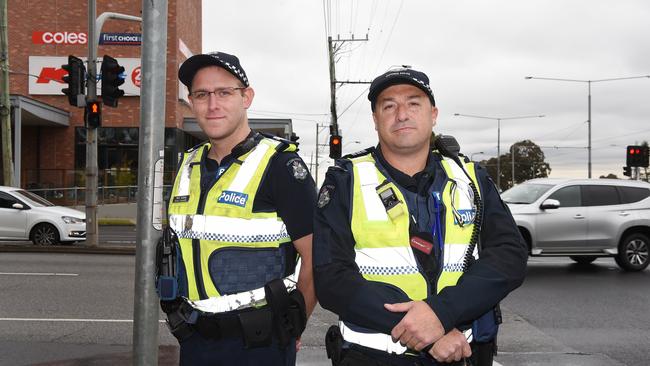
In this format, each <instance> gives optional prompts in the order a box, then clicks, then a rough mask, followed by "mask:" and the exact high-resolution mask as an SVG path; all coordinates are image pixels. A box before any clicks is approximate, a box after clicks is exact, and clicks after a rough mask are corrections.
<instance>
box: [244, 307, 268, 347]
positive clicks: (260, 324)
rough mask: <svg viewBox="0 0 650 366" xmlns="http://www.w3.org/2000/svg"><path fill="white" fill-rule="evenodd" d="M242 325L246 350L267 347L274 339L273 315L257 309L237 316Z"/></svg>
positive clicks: (265, 310) (266, 310)
mask: <svg viewBox="0 0 650 366" xmlns="http://www.w3.org/2000/svg"><path fill="white" fill-rule="evenodd" d="M237 317H238V318H239V323H240V324H241V329H242V333H243V336H244V346H245V347H246V348H258V347H267V346H270V345H271V341H272V338H273V313H272V312H271V311H269V310H268V309H257V310H253V311H247V312H244V313H241V314H239V315H237Z"/></svg>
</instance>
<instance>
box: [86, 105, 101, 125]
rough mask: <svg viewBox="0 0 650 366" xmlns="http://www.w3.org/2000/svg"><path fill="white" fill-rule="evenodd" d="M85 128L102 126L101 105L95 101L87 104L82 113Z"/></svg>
mask: <svg viewBox="0 0 650 366" xmlns="http://www.w3.org/2000/svg"><path fill="white" fill-rule="evenodd" d="M84 119H85V120H86V127H88V128H97V127H100V126H101V125H102V105H101V103H99V102H97V101H93V102H88V104H87V105H86V109H85V111H84Z"/></svg>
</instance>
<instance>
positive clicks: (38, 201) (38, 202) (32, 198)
mask: <svg viewBox="0 0 650 366" xmlns="http://www.w3.org/2000/svg"><path fill="white" fill-rule="evenodd" d="M14 193H16V194H18V195H19V196H21V197H20V198H23V199H27V200H28V201H29V203H31V204H33V205H34V206H36V207H50V206H54V203H52V202H50V201H48V200H46V199H45V198H43V197H41V196H39V195H37V194H34V193H32V192H28V191H25V190H22V189H21V190H18V191H14Z"/></svg>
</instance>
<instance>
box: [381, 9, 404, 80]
mask: <svg viewBox="0 0 650 366" xmlns="http://www.w3.org/2000/svg"><path fill="white" fill-rule="evenodd" d="M402 5H404V0H400V2H399V8H398V9H397V14H395V20H393V25H392V26H391V27H390V32H389V33H388V38H387V39H386V45H385V46H384V50H383V51H381V56H379V60H378V61H377V66H376V67H375V72H377V70H378V69H379V65H380V64H381V61H382V59H383V58H384V54H385V53H386V50H387V49H388V45H389V44H390V39H391V37H392V36H393V30H395V25H396V24H397V19H399V15H400V13H401V11H402Z"/></svg>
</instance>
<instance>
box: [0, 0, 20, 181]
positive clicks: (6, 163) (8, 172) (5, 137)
mask: <svg viewBox="0 0 650 366" xmlns="http://www.w3.org/2000/svg"><path fill="white" fill-rule="evenodd" d="M0 1H2V5H1V6H2V9H0V11H2V25H1V26H2V29H1V30H0V31H1V32H2V35H0V43H1V47H2V48H1V50H0V62H1V66H0V67H2V97H1V99H0V116H1V118H2V122H1V123H2V130H1V131H2V177H3V180H4V182H3V185H5V186H13V185H14V181H13V178H14V168H13V165H14V164H13V159H12V155H11V146H12V144H11V105H10V104H11V102H10V100H9V35H8V34H7V32H8V29H7V0H0ZM16 185H17V186H20V182H16Z"/></svg>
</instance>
